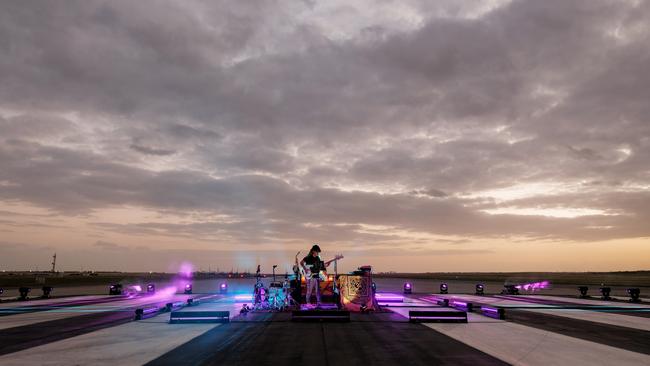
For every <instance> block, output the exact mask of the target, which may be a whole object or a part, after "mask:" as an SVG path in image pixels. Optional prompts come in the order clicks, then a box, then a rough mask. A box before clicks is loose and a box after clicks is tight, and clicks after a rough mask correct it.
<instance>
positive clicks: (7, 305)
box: [0, 295, 108, 310]
mask: <svg viewBox="0 0 650 366" xmlns="http://www.w3.org/2000/svg"><path fill="white" fill-rule="evenodd" d="M104 297H108V296H107V295H97V296H71V297H59V298H54V299H37V300H28V301H11V302H2V303H0V309H2V310H4V309H10V308H20V307H29V306H42V305H56V304H59V303H63V302H70V301H83V300H96V299H101V298H104Z"/></svg>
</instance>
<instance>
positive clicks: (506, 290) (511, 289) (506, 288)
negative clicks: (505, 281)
mask: <svg viewBox="0 0 650 366" xmlns="http://www.w3.org/2000/svg"><path fill="white" fill-rule="evenodd" d="M503 294H506V295H519V287H518V286H517V285H503Z"/></svg>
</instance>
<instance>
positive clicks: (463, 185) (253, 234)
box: [0, 0, 650, 272]
mask: <svg viewBox="0 0 650 366" xmlns="http://www.w3.org/2000/svg"><path fill="white" fill-rule="evenodd" d="M648 19H650V1H643V0H637V1H633V0H611V1H603V0H593V1H592V0H590V1H582V0H545V1H537V0H528V1H517V0H513V1H505V0H493V1H470V0H439V1H429V0H379V1H377V0H373V1H371V0H356V1H349V0H345V1H314V0H303V1H291V0H282V1H279V0H276V1H263V0H261V1H255V2H249V1H165V0H159V1H131V0H128V1H123V0H117V1H95V0H79V1H75V0H70V1H65V2H58V1H48V2H21V1H2V2H1V3H0V270H36V269H39V270H46V269H49V268H50V264H49V263H50V261H51V256H52V254H54V253H55V252H56V253H57V269H60V270H123V271H176V270H177V269H178V266H179V265H180V264H181V263H183V262H188V263H192V264H193V266H194V268H195V269H197V270H217V269H219V270H231V269H234V270H246V269H249V270H254V268H255V266H256V265H257V264H261V265H262V269H263V270H266V271H270V266H271V264H278V265H279V268H280V269H281V270H282V271H284V270H286V269H289V268H290V266H291V264H292V263H293V261H294V257H295V255H296V253H297V252H298V251H301V256H302V255H305V254H306V251H307V250H308V249H309V248H310V247H311V245H312V244H313V243H318V244H319V245H320V246H321V248H323V253H322V254H323V257H324V258H325V259H327V258H330V257H332V256H334V255H335V254H337V253H342V254H343V255H344V256H345V258H344V259H342V260H341V261H340V270H342V271H348V270H351V269H354V268H356V267H358V266H360V265H365V264H371V265H373V267H374V268H375V270H376V271H401V272H438V271H445V272H447V271H470V272H471V271H609V270H638V269H650V245H649V244H650V241H649V237H650V224H649V223H650V103H649V102H648V101H650V72H648V71H649V70H650V46H649V44H650V43H648V39H649V38H650V26H649V23H648V21H647V20H648Z"/></svg>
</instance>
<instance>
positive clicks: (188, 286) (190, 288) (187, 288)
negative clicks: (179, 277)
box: [185, 283, 192, 295]
mask: <svg viewBox="0 0 650 366" xmlns="http://www.w3.org/2000/svg"><path fill="white" fill-rule="evenodd" d="M191 293H192V284H191V283H188V284H187V285H185V294H187V295H189V294H191Z"/></svg>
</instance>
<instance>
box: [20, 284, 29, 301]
mask: <svg viewBox="0 0 650 366" xmlns="http://www.w3.org/2000/svg"><path fill="white" fill-rule="evenodd" d="M30 291H32V289H31V288H29V287H21V288H19V289H18V293H19V294H20V300H27V295H28V294H29V292H30Z"/></svg>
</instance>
